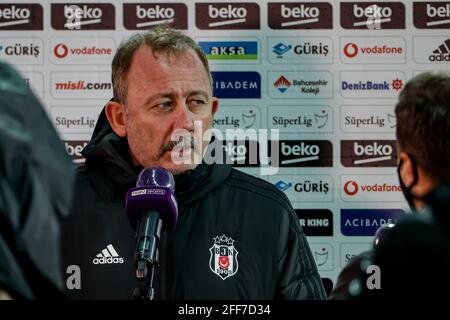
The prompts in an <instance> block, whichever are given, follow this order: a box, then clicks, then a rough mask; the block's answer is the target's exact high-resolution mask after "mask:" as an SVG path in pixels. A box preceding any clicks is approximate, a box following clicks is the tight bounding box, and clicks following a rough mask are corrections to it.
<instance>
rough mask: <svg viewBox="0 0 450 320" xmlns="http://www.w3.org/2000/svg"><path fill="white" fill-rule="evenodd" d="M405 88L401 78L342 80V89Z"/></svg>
mask: <svg viewBox="0 0 450 320" xmlns="http://www.w3.org/2000/svg"><path fill="white" fill-rule="evenodd" d="M402 88H403V81H402V80H400V79H398V78H397V79H393V80H392V81H390V82H389V81H382V82H374V81H358V82H348V81H342V86H341V89H342V91H346V90H358V91H372V90H373V91H391V90H395V91H400V90H401V89H402Z"/></svg>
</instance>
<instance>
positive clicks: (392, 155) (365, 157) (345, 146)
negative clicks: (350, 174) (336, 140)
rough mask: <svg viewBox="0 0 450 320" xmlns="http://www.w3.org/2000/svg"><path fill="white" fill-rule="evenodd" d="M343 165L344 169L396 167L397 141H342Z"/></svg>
mask: <svg viewBox="0 0 450 320" xmlns="http://www.w3.org/2000/svg"><path fill="white" fill-rule="evenodd" d="M341 163H342V165H343V166H344V167H395V166H396V164H397V150H396V142H395V140H342V141H341Z"/></svg>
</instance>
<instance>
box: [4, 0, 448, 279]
mask: <svg viewBox="0 0 450 320" xmlns="http://www.w3.org/2000/svg"><path fill="white" fill-rule="evenodd" d="M161 23H170V24H172V25H173V26H174V28H176V29H179V30H182V31H184V32H186V33H188V34H189V35H191V36H192V37H194V38H195V39H196V41H197V42H198V43H199V45H200V46H201V48H202V49H203V50H204V51H205V52H206V54H207V56H208V58H209V61H210V63H211V69H212V71H213V77H214V84H213V86H214V94H215V95H216V96H217V97H219V98H220V110H219V111H218V113H217V116H216V118H215V120H214V126H215V127H216V128H218V129H220V130H222V131H223V132H225V130H226V129H249V128H253V129H256V130H258V129H278V130H280V140H281V142H280V145H279V148H277V149H276V150H274V149H271V150H270V151H269V152H272V153H278V155H279V162H278V165H279V167H280V169H279V171H278V173H277V174H276V175H271V176H261V177H262V178H263V179H265V180H267V181H269V182H270V183H273V184H274V185H275V186H276V187H277V188H279V189H280V190H282V191H283V192H285V193H286V195H287V196H288V198H289V199H290V200H291V202H292V204H293V206H294V208H295V211H296V214H297V215H298V218H299V220H300V223H301V225H302V226H303V228H304V231H305V233H306V235H307V236H308V239H309V241H310V243H311V248H312V251H313V255H314V257H315V258H316V262H317V265H318V268H319V271H320V273H321V276H322V277H323V278H324V281H325V283H326V284H327V286H328V287H329V286H330V283H331V282H332V283H335V281H336V278H337V275H338V274H339V271H340V269H341V268H342V267H343V266H344V265H345V264H346V263H347V262H348V261H349V260H350V259H351V258H352V257H353V256H355V255H357V254H358V253H360V252H362V251H364V250H366V249H368V248H369V247H370V246H371V241H372V237H373V235H374V232H375V231H376V229H377V228H378V227H379V226H380V225H381V224H383V223H389V222H395V221H396V219H398V217H399V216H401V215H402V214H404V213H405V211H406V205H405V202H404V200H403V197H402V194H401V191H400V188H399V183H398V179H397V175H396V161H397V160H396V145H395V126H396V119H395V114H394V105H395V102H396V99H397V97H398V94H399V92H400V90H401V89H402V88H403V86H404V85H405V82H406V81H407V80H408V79H409V78H411V77H412V76H413V75H416V74H418V73H420V72H421V71H425V70H427V71H428V70H436V69H440V70H442V69H444V70H445V69H449V67H448V64H449V61H450V34H449V32H448V31H449V28H450V1H377V2H372V1H354V2H352V1H342V2H339V1H314V0H310V1H308V2H300V1H288V0H286V1H274V0H273V1H256V0H246V1H236V0H228V1H226V2H225V1H210V2H208V1H190V0H189V1H183V2H181V1H176V0H175V1H161V2H158V1H152V2H149V1H139V0H132V1H88V0H84V1H67V2H64V1H61V0H59V1H21V0H15V1H14V0H12V1H8V2H7V3H4V2H3V1H2V2H1V3H0V59H1V60H6V61H9V62H10V63H12V64H14V65H15V66H16V67H17V68H18V69H19V70H20V71H21V72H22V74H23V77H24V81H26V82H27V83H28V84H29V85H30V87H31V88H32V89H33V90H34V91H35V93H36V94H37V95H38V96H39V97H40V98H41V99H42V101H43V102H44V104H45V105H46V107H47V111H48V114H49V115H50V117H51V119H52V121H53V124H54V125H55V126H56V128H57V129H58V131H59V133H60V134H61V137H62V138H63V139H64V140H65V141H66V148H67V152H68V153H69V154H70V155H71V156H72V157H73V160H74V162H75V163H82V162H83V159H82V157H81V154H80V152H81V150H82V149H83V147H84V146H85V145H86V143H87V142H88V141H89V139H90V135H91V133H92V131H93V129H94V127H95V123H96V121H97V118H98V115H99V113H100V111H101V109H102V107H103V105H104V104H105V102H106V101H107V100H108V99H109V98H110V97H111V95H112V87H111V82H110V81H111V80H110V63H111V60H112V57H113V55H114V53H115V51H116V48H117V46H118V44H119V43H120V42H121V41H122V40H123V39H124V38H126V37H127V36H129V35H130V34H132V33H134V32H137V31H140V30H145V29H149V28H152V27H154V26H156V25H158V24H161ZM268 139H269V140H270V139H271V136H270V134H269V136H268ZM252 145H254V146H256V148H258V145H259V144H258V142H255V141H253V142H252V141H250V142H249V141H246V142H245V143H242V144H239V145H237V144H236V143H234V142H233V141H225V142H224V144H223V147H224V150H226V151H227V153H228V154H229V155H230V156H231V158H232V159H233V160H234V161H236V167H237V168H238V169H239V170H243V171H245V172H248V173H250V174H254V175H260V170H259V167H258V166H259V165H260V164H259V161H260V157H257V159H253V160H255V161H250V160H252V159H248V155H249V148H251V147H252ZM237 245H238V244H237Z"/></svg>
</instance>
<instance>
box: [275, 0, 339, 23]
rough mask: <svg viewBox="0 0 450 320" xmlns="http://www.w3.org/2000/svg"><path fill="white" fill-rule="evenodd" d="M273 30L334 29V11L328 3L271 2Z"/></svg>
mask: <svg viewBox="0 0 450 320" xmlns="http://www.w3.org/2000/svg"><path fill="white" fill-rule="evenodd" d="M267 10H268V12H270V14H269V27H270V28H271V29H332V28H333V9H332V6H331V5H330V4H329V3H327V2H317V3H316V2H315V3H311V2H310V3H292V2H286V3H276V2H269V3H268V8H267Z"/></svg>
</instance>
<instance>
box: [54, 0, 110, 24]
mask: <svg viewBox="0 0 450 320" xmlns="http://www.w3.org/2000/svg"><path fill="white" fill-rule="evenodd" d="M51 18H52V21H51V22H52V27H53V29H55V30H114V29H115V8H114V6H113V5H112V4H110V3H89V4H82V3H78V4H76V5H75V4H69V3H52V4H51Z"/></svg>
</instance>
